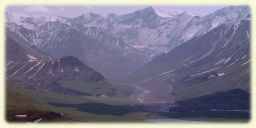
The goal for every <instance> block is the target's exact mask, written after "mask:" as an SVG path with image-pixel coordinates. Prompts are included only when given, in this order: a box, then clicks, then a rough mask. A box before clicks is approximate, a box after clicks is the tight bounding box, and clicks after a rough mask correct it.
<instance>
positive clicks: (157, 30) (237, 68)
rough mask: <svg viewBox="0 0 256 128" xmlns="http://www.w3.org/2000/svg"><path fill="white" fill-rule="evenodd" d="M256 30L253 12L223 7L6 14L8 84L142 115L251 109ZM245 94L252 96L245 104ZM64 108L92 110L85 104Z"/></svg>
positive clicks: (239, 7) (242, 7)
mask: <svg viewBox="0 0 256 128" xmlns="http://www.w3.org/2000/svg"><path fill="white" fill-rule="evenodd" d="M250 27H251V15H250V8H249V7H248V6H229V7H224V8H222V9H219V10H217V11H215V12H213V13H210V14H208V15H205V16H196V15H193V14H191V13H189V12H186V11H175V12H173V13H165V12H164V11H162V10H160V9H157V8H154V7H147V8H144V9H141V10H137V11H134V12H131V13H128V14H123V15H117V14H114V13H111V14H107V15H103V14H97V13H86V14H83V15H80V16H77V17H73V18H69V17H63V16H42V17H22V16H17V15H13V14H11V13H6V80H7V86H9V85H19V86H20V87H22V88H25V89H30V90H33V91H37V92H43V93H49V94H52V93H54V94H55V93H56V94H63V95H72V96H77V97H79V98H81V97H82V98H84V97H86V98H89V99H90V101H94V102H99V103H101V102H103V103H105V102H109V103H113V102H117V104H118V105H120V104H122V103H123V102H125V104H129V105H128V107H127V106H123V107H124V108H125V109H127V110H130V109H131V110H133V111H136V112H138V111H139V110H140V109H142V111H143V112H145V111H146V112H148V111H150V112H155V111H156V112H161V113H162V112H164V113H165V112H173V111H174V112H175V111H177V112H189V114H190V112H191V111H197V108H195V107H191V103H196V104H197V105H198V106H201V107H202V110H203V112H205V111H210V112H212V110H213V109H214V110H215V109H225V110H226V109H227V111H229V110H228V109H230V110H231V111H233V109H239V108H241V111H247V110H248V109H249V103H248V102H249V98H250V96H249V93H250V74H251V71H250V70H251V66H250V62H251V50H250V39H251V34H250V33H251V30H250ZM234 93H236V94H234ZM239 96H242V97H245V98H246V99H245V101H243V102H242V103H243V104H242V105H239V103H240V100H241V98H237V97H239ZM77 97H76V98H77ZM221 97H222V99H221ZM230 97H231V98H232V97H233V99H232V100H227V99H228V98H230ZM216 98H217V99H216ZM234 98H236V99H237V100H236V99H234ZM120 99H121V100H123V101H122V103H120ZM206 99H211V101H209V102H207V103H205V100H206ZM218 99H221V100H218ZM83 100H84V99H82V101H83ZM61 101H62V99H61ZM228 101H230V102H228ZM134 102H135V103H136V104H143V105H144V106H143V107H142V106H139V107H138V106H136V105H135V106H134ZM72 103H73V102H72ZM215 103H216V104H218V105H221V104H225V105H226V106H224V107H222V106H218V105H217V106H212V104H215ZM47 104H51V105H53V104H56V103H54V102H52V101H51V103H50V102H47ZM234 104H235V105H234ZM61 105H63V106H76V107H79V109H82V110H85V111H87V110H86V107H85V108H84V107H83V104H82V105H81V102H80V101H79V102H78V103H77V102H75V104H73V105H66V103H64V104H58V105H57V106H61ZM80 105H81V106H82V107H81V106H80ZM90 105H92V106H94V103H92V104H90ZM101 105H102V106H107V107H108V108H111V107H113V108H114V107H115V106H109V105H104V104H101ZM232 105H234V106H235V107H231V108H229V107H230V106H232ZM243 105H245V106H243ZM80 107H81V108H80ZM137 107H138V108H137ZM204 107H205V108H204ZM89 108H90V110H93V111H95V108H94V107H92V108H91V107H89ZM183 109H184V110H183ZM103 110H104V109H103ZM120 111H122V112H123V111H124V110H121V109H120ZM111 112H112V110H111ZM200 112H202V111H200ZM96 113H97V111H96ZM168 114H170V113H168ZM172 114H173V113H172ZM172 114H170V115H167V116H175V114H173V115H172ZM178 114H181V113H178ZM201 114H202V113H201ZM203 114H205V113H203ZM199 115H200V114H199ZM245 117H246V118H248V115H245Z"/></svg>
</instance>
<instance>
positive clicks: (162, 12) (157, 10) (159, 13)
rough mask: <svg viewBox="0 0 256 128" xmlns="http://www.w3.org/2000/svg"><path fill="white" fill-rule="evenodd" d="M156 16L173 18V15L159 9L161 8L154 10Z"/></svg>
mask: <svg viewBox="0 0 256 128" xmlns="http://www.w3.org/2000/svg"><path fill="white" fill-rule="evenodd" d="M154 10H155V12H156V14H157V15H158V16H161V17H172V16H173V15H170V14H168V13H166V12H165V11H163V10H162V9H159V8H154Z"/></svg>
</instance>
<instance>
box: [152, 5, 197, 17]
mask: <svg viewBox="0 0 256 128" xmlns="http://www.w3.org/2000/svg"><path fill="white" fill-rule="evenodd" d="M153 9H154V11H155V13H156V14H157V15H158V16H160V17H175V16H178V15H190V16H194V14H192V13H190V12H187V11H183V10H177V9H176V10H175V9H167V10H163V9H160V8H157V7H154V8H153Z"/></svg>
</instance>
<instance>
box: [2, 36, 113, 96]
mask: <svg viewBox="0 0 256 128" xmlns="http://www.w3.org/2000/svg"><path fill="white" fill-rule="evenodd" d="M6 44H7V45H6V46H7V48H6V49H7V60H6V61H7V62H6V63H7V65H6V77H7V81H8V82H10V83H12V84H16V85H20V86H23V87H25V88H30V89H33V90H37V91H46V92H56V93H64V94H72V95H93V94H94V93H96V92H94V91H91V90H90V88H95V87H97V88H99V89H98V91H97V94H99V95H100V94H107V95H110V94H113V91H114V89H113V88H112V87H111V85H110V84H108V83H107V81H106V79H105V78H104V76H103V75H101V74H100V73H98V72H96V71H94V70H93V69H92V68H90V67H88V66H87V65H85V64H83V63H82V62H81V61H80V60H78V59H77V58H75V57H72V56H67V57H62V58H60V59H52V58H50V57H48V56H46V55H44V54H43V53H41V52H40V51H38V50H36V49H35V48H33V47H31V46H29V45H28V43H26V42H25V41H24V40H22V39H20V38H19V37H17V36H16V35H15V34H13V33H11V32H8V33H7V40H6ZM67 81H76V82H87V83H88V82H89V83H90V85H89V86H88V84H84V86H87V89H88V90H79V89H77V88H76V87H75V86H71V84H68V86H67V85H66V84H65V86H63V85H62V84H64V83H65V82H67ZM90 91H91V92H90Z"/></svg>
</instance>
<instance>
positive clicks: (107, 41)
mask: <svg viewBox="0 0 256 128" xmlns="http://www.w3.org/2000/svg"><path fill="white" fill-rule="evenodd" d="M248 13H249V8H247V7H246V6H238V7H226V8H223V9H220V10H218V11H216V12H214V13H211V14H209V15H206V16H203V17H200V16H194V15H191V14H190V13H188V12H180V13H177V14H175V15H173V16H171V17H163V16H161V15H159V11H158V10H157V9H155V8H153V7H148V8H145V9H142V10H138V11H135V12H132V13H129V14H124V15H116V14H109V15H101V14H95V13H87V14H84V15H81V16H78V17H74V18H67V17H62V16H44V17H35V18H33V17H32V18H31V17H17V16H14V15H12V14H9V13H7V15H6V17H7V19H6V23H7V24H6V25H7V29H9V30H10V31H11V32H14V33H16V34H17V35H19V36H20V37H21V38H23V39H24V40H26V41H27V42H29V43H30V45H33V46H35V47H36V48H38V49H39V50H42V51H43V52H46V53H48V54H49V55H50V56H54V57H63V56H68V55H72V56H74V57H78V58H79V59H80V60H81V61H83V62H85V63H86V64H88V65H89V66H91V67H93V68H95V69H97V70H98V71H99V72H101V73H103V75H105V76H106V77H111V79H116V78H117V77H119V78H120V77H125V76H127V75H128V74H130V73H131V72H132V71H134V70H136V69H138V68H140V67H141V66H143V65H144V64H146V63H147V62H149V61H151V60H152V59H153V58H154V57H156V56H157V55H160V54H163V53H167V52H169V51H171V50H172V49H174V48H176V47H177V46H179V45H180V44H182V43H185V42H186V41H188V40H190V39H192V38H193V37H197V36H201V35H203V34H205V33H207V32H209V31H210V30H212V29H214V28H216V27H217V26H219V25H221V24H223V23H228V22H236V21H237V20H240V19H242V18H244V17H245V16H246V14H248ZM71 42H72V43H71ZM67 49H68V50H67ZM123 66H125V67H126V68H123Z"/></svg>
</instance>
